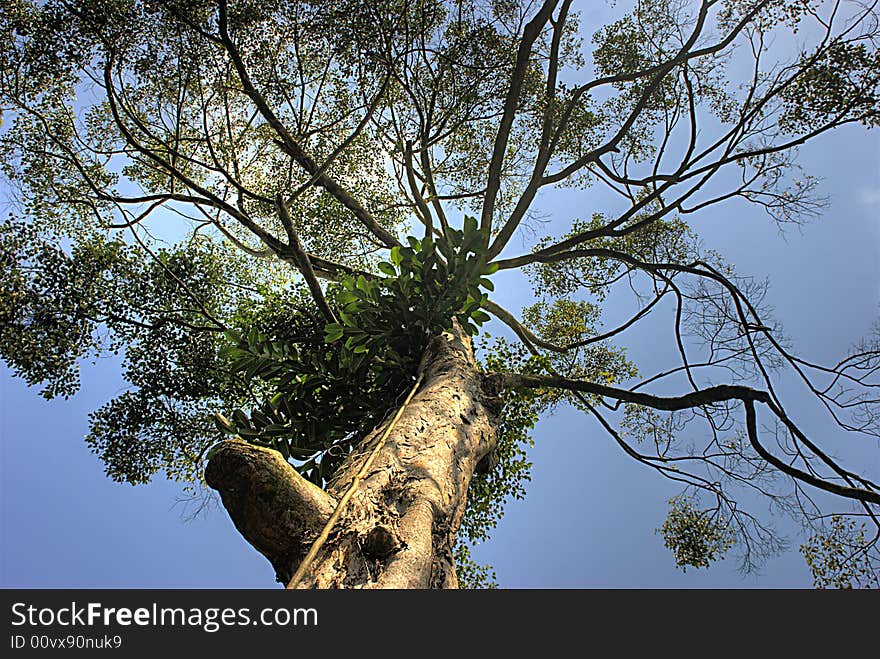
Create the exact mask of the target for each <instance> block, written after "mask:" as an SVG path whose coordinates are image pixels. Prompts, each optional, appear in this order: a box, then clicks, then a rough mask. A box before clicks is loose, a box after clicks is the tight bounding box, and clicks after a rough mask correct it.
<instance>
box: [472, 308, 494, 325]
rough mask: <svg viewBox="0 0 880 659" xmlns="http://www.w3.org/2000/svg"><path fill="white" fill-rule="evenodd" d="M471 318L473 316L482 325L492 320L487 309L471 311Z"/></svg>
mask: <svg viewBox="0 0 880 659" xmlns="http://www.w3.org/2000/svg"><path fill="white" fill-rule="evenodd" d="M471 318H473V319H474V320H475V321H477V322H478V323H480V324H481V325H482V324H483V323H488V322H489V321H490V320H492V318H491V316H489V314H487V313H486V312H485V311H480V310H479V309H478V310H476V311H473V312H471Z"/></svg>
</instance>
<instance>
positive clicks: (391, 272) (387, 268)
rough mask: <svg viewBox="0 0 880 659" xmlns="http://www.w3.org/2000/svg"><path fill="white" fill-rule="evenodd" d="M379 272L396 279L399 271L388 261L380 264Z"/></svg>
mask: <svg viewBox="0 0 880 659" xmlns="http://www.w3.org/2000/svg"><path fill="white" fill-rule="evenodd" d="M379 270H381V271H382V272H383V273H384V274H386V275H388V276H389V277H396V276H397V270H395V269H394V266H393V265H391V264H390V263H388V262H387V261H382V262H380V263H379Z"/></svg>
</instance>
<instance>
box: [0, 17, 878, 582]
mask: <svg viewBox="0 0 880 659" xmlns="http://www.w3.org/2000/svg"><path fill="white" fill-rule="evenodd" d="M0 8H2V12H0V35H2V39H0V49H2V51H0V55H2V59H3V60H4V61H5V62H6V63H7V64H6V65H5V66H4V68H3V70H2V73H0V110H2V119H3V125H2V128H0V151H2V162H3V165H2V167H3V173H4V175H5V177H6V179H7V184H8V185H7V190H8V192H9V197H10V200H11V201H12V202H13V203H12V213H11V214H10V216H9V217H8V218H7V219H6V220H5V221H4V222H3V224H2V225H0V261H2V273H3V274H2V277H3V287H2V293H0V355H2V356H3V359H4V360H5V361H6V362H7V364H9V365H10V366H11V367H12V369H13V370H14V372H15V373H16V375H18V376H20V377H22V378H24V379H25V380H26V381H27V382H28V384H31V385H35V386H40V387H41V393H42V395H43V396H45V397H47V398H52V397H56V396H69V395H71V394H72V393H74V392H75V391H76V390H77V388H78V385H79V379H78V370H79V368H80V364H81V362H82V361H83V360H84V359H87V358H88V357H90V356H93V355H97V354H102V353H107V352H111V353H121V354H122V360H123V362H122V363H123V366H122V367H123V370H124V375H125V378H126V380H127V382H128V383H129V384H130V387H129V388H128V389H127V390H126V391H124V392H123V393H121V394H120V395H119V396H117V397H116V398H114V399H113V400H111V401H109V402H108V403H107V404H106V405H104V406H102V407H101V408H99V409H97V410H95V411H94V412H92V414H91V417H90V424H91V431H90V434H89V436H88V438H87V441H88V443H89V445H90V446H91V448H92V449H93V450H94V452H95V453H96V454H97V455H98V456H99V457H100V459H101V460H102V461H103V462H104V464H105V466H106V470H107V473H108V475H109V476H110V477H111V478H114V479H117V480H121V481H127V482H131V483H145V482H148V481H149V480H150V478H151V477H153V476H154V475H155V474H157V473H159V472H163V471H164V472H165V474H167V475H168V476H169V477H171V478H175V479H179V480H181V481H183V482H186V483H191V484H193V485H194V486H195V487H198V484H199V483H200V482H201V479H202V472H203V468H204V464H205V461H206V459H208V457H209V455H210V452H209V449H210V447H211V446H213V445H214V444H216V443H217V442H218V441H219V440H220V439H222V438H223V437H225V436H227V435H229V434H233V435H238V436H240V437H242V438H244V439H246V440H248V441H251V442H253V443H258V444H261V445H264V446H268V447H271V448H274V449H277V450H279V451H280V452H281V453H282V455H284V457H285V458H286V459H289V460H291V461H292V462H293V464H294V465H295V466H296V468H297V470H299V471H300V472H301V473H302V474H303V475H304V476H306V477H307V478H309V479H310V480H312V481H313V482H314V483H317V484H322V483H325V482H327V481H328V480H330V479H332V477H333V474H334V472H335V470H336V469H337V468H338V466H339V464H340V462H341V460H342V459H344V457H345V456H346V455H348V454H349V452H350V451H351V450H352V449H353V448H354V447H355V446H356V445H357V443H358V442H359V440H361V439H362V438H363V437H364V436H365V434H366V433H367V432H369V431H370V430H371V429H372V428H373V427H374V426H375V425H376V424H377V423H378V422H379V421H381V419H382V418H384V417H385V416H386V414H387V412H388V406H389V404H392V403H393V402H395V401H398V400H400V399H401V397H402V395H403V394H404V393H405V392H406V390H407V389H408V388H409V386H410V385H411V383H412V379H413V376H414V373H415V370H416V368H417V366H418V363H419V360H420V358H421V356H422V353H423V352H424V350H425V346H426V345H427V342H428V341H429V339H430V338H431V337H432V336H433V335H435V334H437V333H438V332H442V331H444V330H447V329H449V328H450V327H452V324H453V323H454V322H457V323H458V324H460V326H462V327H463V328H464V329H465V331H467V333H469V334H472V335H474V336H475V337H476V340H477V342H478V344H479V346H480V351H479V355H478V356H479V358H480V361H481V364H482V367H483V369H484V371H485V374H486V380H487V382H490V383H492V386H493V387H495V388H496V389H497V391H498V392H499V405H500V409H501V410H502V414H501V417H500V424H501V428H500V432H501V440H500V445H499V449H498V451H497V455H496V456H495V460H494V462H495V463H496V464H493V465H489V466H487V468H486V469H485V470H484V473H482V474H480V475H478V476H477V477H475V479H474V481H473V482H472V484H471V488H470V491H469V507H468V514H467V516H466V518H465V521H464V523H463V525H462V532H463V536H464V539H465V540H470V541H475V540H482V539H485V538H486V537H488V534H489V533H490V531H491V528H492V527H493V525H494V524H495V522H496V521H497V519H498V518H499V517H500V515H501V513H502V512H503V506H504V502H505V501H506V500H507V499H508V498H509V497H510V496H514V497H518V496H522V495H523V494H524V493H525V489H524V482H525V480H527V478H528V473H529V468H530V465H529V463H528V456H527V448H528V444H529V441H530V440H529V430H530V429H531V427H532V426H533V425H534V424H535V422H536V421H537V419H538V418H539V416H540V415H541V414H542V413H545V412H547V411H548V410H550V409H552V408H553V407H555V406H558V405H571V406H574V407H575V408H577V409H578V410H580V411H581V412H583V414H585V415H586V416H588V417H590V418H592V419H594V420H595V422H596V424H598V427H600V428H602V430H603V432H605V433H606V434H607V436H608V437H609V438H610V440H611V441H613V442H615V443H616V444H618V445H619V446H620V448H621V450H622V451H624V452H625V453H626V454H627V455H629V456H630V457H632V458H633V459H634V460H637V461H638V462H640V463H643V464H644V465H646V466H648V467H650V469H651V470H652V471H656V472H657V473H658V474H659V475H661V476H663V477H666V478H669V479H671V480H672V481H675V482H677V483H680V485H681V487H682V492H681V495H680V496H678V497H676V498H675V499H673V500H672V501H671V502H670V513H669V517H668V519H667V521H666V522H665V523H664V524H663V526H662V529H661V532H662V536H663V539H664V542H665V544H666V545H667V546H668V547H669V548H670V550H671V551H672V553H673V556H674V559H675V561H676V562H677V564H678V565H680V566H682V567H684V568H686V567H695V568H700V567H707V566H708V565H709V563H710V562H712V561H714V560H717V559H718V558H719V557H720V556H722V555H723V554H724V553H725V552H728V551H736V552H738V553H739V557H740V559H741V561H742V565H743V567H744V568H746V569H748V568H750V567H753V566H755V565H757V564H759V563H760V562H761V560H763V559H764V558H766V557H767V556H769V555H771V554H773V553H774V552H776V551H778V550H779V549H780V547H781V543H780V541H779V538H778V537H777V536H776V535H775V533H774V532H773V529H772V524H771V523H770V521H769V520H768V519H767V518H766V516H762V515H761V514H760V513H759V512H758V511H751V510H747V509H745V508H744V507H743V506H742V505H740V503H739V501H740V498H739V495H740V494H741V493H742V492H756V493H758V494H760V495H761V496H762V497H767V498H769V500H771V501H772V502H773V503H774V505H775V506H776V508H777V509H778V510H782V511H785V512H787V513H790V514H792V515H794V516H795V517H796V518H797V519H798V520H800V521H801V522H802V523H803V524H804V525H805V528H806V531H807V536H808V539H807V540H806V541H805V544H804V546H803V553H804V556H805V558H806V560H807V562H808V564H809V565H810V567H811V569H812V570H813V574H814V576H815V580H816V584H817V585H819V586H856V585H866V584H867V585H872V584H873V585H876V583H877V573H878V569H877V561H878V558H880V556H878V551H877V540H878V537H880V536H878V533H880V521H878V519H877V514H878V512H880V487H878V485H877V481H876V479H877V477H878V475H877V474H871V473H865V472H863V471H861V469H860V468H859V469H856V467H852V466H849V465H846V464H843V463H842V462H841V461H839V460H838V459H836V458H835V457H834V455H835V452H834V448H833V447H834V442H835V441H839V440H840V438H841V437H847V436H860V437H862V439H863V440H864V441H876V438H877V437H880V425H878V416H877V413H878V409H877V403H878V399H877V390H878V387H880V382H878V380H877V369H878V366H880V343H878V334H877V333H876V332H875V333H874V334H872V335H870V336H867V337H866V338H865V340H864V342H862V343H861V344H859V345H856V346H854V347H853V349H852V351H851V352H850V353H849V354H846V355H843V356H842V357H841V359H840V361H838V362H837V363H834V364H821V363H818V362H815V361H811V360H810V359H809V358H808V357H805V356H801V355H799V354H797V353H796V351H795V350H794V349H793V348H792V347H791V346H790V345H789V342H788V341H787V340H786V338H785V336H784V334H783V332H782V328H781V327H780V326H779V324H778V323H777V322H776V321H775V320H774V319H773V317H772V314H771V313H770V310H769V309H767V308H766V305H765V304H764V302H763V300H764V296H765V290H766V289H765V284H764V283H762V282H760V281H758V280H755V279H753V278H750V277H747V276H742V275H739V274H738V273H737V272H736V270H735V268H734V266H733V264H730V263H727V262H725V261H724V259H723V258H722V257H721V256H720V255H719V254H718V252H717V251H715V250H714V249H713V246H710V245H706V244H704V243H703V241H702V240H701V238H700V218H701V217H705V216H707V215H709V214H711V213H712V212H713V210H714V209H715V208H716V207H717V206H718V205H719V204H735V203H738V204H740V207H741V208H742V209H743V212H744V213H745V212H760V211H763V212H764V213H766V215H767V216H768V218H769V221H772V222H776V223H779V224H780V225H787V224H799V223H803V222H806V221H808V220H810V219H813V218H817V217H820V216H821V215H822V214H823V212H824V210H825V208H826V200H825V199H824V198H823V197H822V191H821V186H820V184H819V182H818V181H817V180H816V179H815V178H814V177H812V176H811V175H810V174H809V172H804V171H802V170H801V168H800V167H799V165H798V159H797V148H798V147H799V146H801V145H803V144H804V143H806V142H807V141H810V140H814V139H826V138H827V139H833V138H832V137H831V136H830V135H829V136H825V134H826V133H833V131H834V130H835V129H837V128H840V127H842V126H846V125H848V124H855V125H861V126H863V127H864V128H865V129H871V128H873V127H876V126H877V125H878V123H880V51H878V49H877V40H878V35H880V24H878V12H877V11H876V7H875V3H861V2H852V3H848V2H817V1H812V0H794V1H786V0H702V1H700V2H692V3H687V2H676V1H671V0H639V1H638V2H635V3H632V6H626V7H621V8H620V12H619V13H620V17H619V19H618V20H616V21H614V22H611V23H609V24H607V25H604V26H585V25H580V24H579V21H578V14H577V10H578V9H579V8H578V7H577V6H576V3H573V2H571V0H561V1H560V0H546V1H544V2H532V1H527V0H486V1H473V2H464V1H461V0H459V1H457V2H451V1H450V2H445V1H442V0H382V1H370V2H363V1H362V0H337V1H335V2H321V1H319V0H260V1H259V2H256V1H251V0H242V1H235V2H233V1H231V0H202V1H195V2H193V1H187V2H178V1H176V0H167V1H166V0H150V1H142V0H49V1H48V2H31V1H30V0H2V2H0ZM588 30H592V35H590V34H588ZM559 187H570V188H574V189H576V190H577V191H578V192H579V195H580V196H579V197H578V198H579V199H580V200H581V201H580V202H579V205H578V207H576V208H572V209H571V214H570V216H569V217H566V218H557V220H559V219H562V220H564V223H565V226H566V229H565V230H564V231H563V232H562V233H560V234H555V233H549V234H548V232H547V231H545V229H544V225H543V223H542V221H541V218H540V215H539V213H538V209H539V206H540V200H539V196H540V195H541V194H542V192H544V191H549V190H552V189H554V188H559ZM600 189H604V190H606V191H610V192H611V193H612V194H613V195H614V198H615V200H616V201H615V203H612V204H608V206H607V207H602V208H597V207H596V206H595V204H594V202H593V199H594V198H595V197H596V191H597V190H600ZM734 230H735V229H734ZM514 236H517V240H513V238H514ZM521 244H527V245H528V247H526V248H520V245H521ZM514 270H515V271H520V272H522V273H524V275H525V276H526V277H527V279H528V281H529V282H530V284H531V287H532V291H533V300H532V303H531V304H529V305H527V306H526V307H525V308H523V309H521V310H516V311H511V310H507V309H504V308H503V307H501V306H499V305H498V304H497V303H496V302H495V301H494V300H493V295H494V291H495V287H496V283H497V282H496V280H497V279H499V278H498V277H497V276H494V275H496V273H498V272H504V271H514ZM612 297H613V298H615V299H617V298H621V297H626V298H627V300H628V304H629V305H630V306H631V308H632V315H631V317H630V318H629V319H628V320H626V321H624V322H622V323H619V324H611V323H608V322H607V321H606V320H605V318H604V317H603V306H604V304H605V302H606V301H607V300H609V299H610V298H612ZM649 317H651V318H655V317H660V318H662V319H664V320H665V321H667V322H668V323H669V324H670V326H671V329H672V331H671V333H670V336H671V339H670V340H671V341H672V342H673V344H674V346H675V349H676V351H677V353H678V355H679V361H678V363H676V364H672V365H670V366H669V367H668V368H665V369H663V370H662V371H660V372H656V373H649V372H642V370H641V368H640V365H639V364H638V363H633V362H632V361H631V360H630V359H628V358H627V355H626V351H625V348H626V342H627V334H626V332H627V330H629V329H630V328H631V327H633V326H635V325H637V324H639V323H642V322H647V319H648V318H649ZM492 318H494V319H495V320H494V321H493V322H494V325H493V327H498V329H497V330H495V329H493V330H492V333H493V334H497V336H488V335H487V334H486V333H485V332H483V331H482V329H483V326H484V324H485V323H487V322H489V321H490V320H491V319H492ZM792 375H793V376H794V377H796V378H798V379H799V380H800V381H801V382H802V383H803V385H804V390H805V391H806V395H807V396H809V397H810V400H811V401H812V402H813V403H815V404H816V405H818V406H819V407H820V408H821V409H823V410H824V412H825V413H826V414H827V415H828V417H829V418H830V419H831V420H832V421H833V422H834V423H835V424H836V426H837V428H838V430H839V434H838V436H836V437H830V436H829V437H826V436H822V437H817V436H815V433H814V432H812V431H811V429H810V428H808V427H804V426H803V425H802V424H801V423H800V422H799V421H798V419H797V418H795V415H793V414H791V413H789V411H788V410H790V409H791V408H792V406H793V403H792V402H791V401H787V400H783V398H784V397H783V396H782V395H780V394H779V393H778V391H777V390H778V382H779V380H780V379H781V378H783V377H789V376H792ZM872 438H873V439H872ZM817 494H820V495H821V496H817ZM825 494H828V495H832V496H830V497H825V496H824V495H825ZM835 502H836V505H837V507H834V506H835ZM829 506H831V508H829ZM458 558H459V562H460V564H463V565H468V564H469V563H468V561H469V559H468V553H467V545H466V543H465V544H462V545H461V547H460V554H459V557H458ZM469 569H470V571H469V572H468V575H469V579H470V582H469V583H472V584H474V585H478V584H483V583H485V579H486V573H485V572H484V571H481V569H480V568H479V566H473V565H471V566H470V568H469Z"/></svg>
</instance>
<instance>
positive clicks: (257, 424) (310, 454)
mask: <svg viewBox="0 0 880 659" xmlns="http://www.w3.org/2000/svg"><path fill="white" fill-rule="evenodd" d="M484 239H485V234H484V233H483V232H481V231H479V230H478V229H477V223H476V220H474V219H473V218H466V220H465V223H464V231H459V230H456V229H450V230H449V231H448V232H447V233H446V236H445V238H439V239H437V240H436V241H435V240H433V239H431V238H430V237H427V238H425V239H423V240H421V241H420V240H417V239H416V238H413V237H410V238H409V239H408V242H409V245H408V246H406V247H395V248H393V249H392V250H391V257H390V258H391V262H390V263H389V262H382V263H380V264H379V266H378V267H379V270H380V271H381V272H382V273H383V274H385V275H386V277H376V278H373V277H370V278H368V277H364V276H363V275H358V276H344V277H342V278H341V280H340V282H339V283H338V284H337V285H334V286H331V287H330V289H329V290H328V296H329V298H330V300H331V304H332V305H333V306H334V307H335V309H336V311H335V313H336V315H337V316H338V320H339V322H336V323H329V324H327V325H326V326H325V327H324V329H323V336H324V340H325V343H319V342H315V341H311V342H302V341H300V342H297V341H291V339H290V337H277V338H275V339H271V338H270V337H268V336H266V335H265V334H264V333H263V332H261V331H260V330H258V329H257V327H258V326H251V329H250V330H248V331H247V332H246V333H243V334H241V335H236V334H230V338H231V339H232V345H230V346H228V347H226V348H224V349H223V350H222V351H221V356H222V357H223V358H225V359H227V360H228V361H229V365H230V368H231V369H232V371H233V372H235V373H237V374H238V375H239V376H240V377H241V378H242V380H244V381H246V382H252V381H254V380H255V379H256V380H257V381H259V382H260V386H261V388H262V389H263V390H265V391H267V392H268V394H267V396H266V397H265V398H264V399H263V400H262V401H261V402H260V404H258V405H257V406H255V407H253V408H251V409H250V412H249V413H247V412H245V411H243V410H241V409H237V410H235V411H234V412H233V413H232V414H231V418H226V417H225V416H222V415H218V417H217V420H218V426H219V427H220V429H221V430H223V431H224V432H227V433H230V434H235V435H238V436H240V437H241V438H243V439H245V440H247V441H249V442H252V443H254V444H258V445H260V446H266V447H269V448H274V449H276V450H278V451H280V452H281V453H282V455H284V457H285V458H288V459H291V458H292V459H293V460H294V461H296V462H297V463H298V464H297V469H298V470H299V471H300V473H302V474H303V475H304V476H305V477H307V478H309V479H310V480H311V481H312V482H314V483H316V484H318V485H320V484H322V483H323V482H326V480H327V479H328V478H329V477H330V476H331V475H332V474H333V473H334V472H335V471H336V470H337V469H338V467H339V466H340V464H341V463H342V461H343V460H344V459H345V457H346V456H347V455H348V454H349V453H350V452H351V449H352V448H353V446H354V445H355V444H356V443H357V442H358V441H360V439H362V438H363V436H364V435H366V434H367V433H368V432H369V431H370V430H372V429H373V428H374V427H375V426H377V425H378V424H379V422H380V421H381V420H382V418H383V417H384V416H385V414H386V413H387V411H388V409H389V403H390V402H391V401H396V400H398V398H399V397H400V395H401V394H402V393H403V392H404V391H406V389H407V388H408V387H409V386H410V384H411V383H412V380H413V378H414V377H415V374H416V371H417V369H418V365H419V360H420V359H421V357H422V354H423V353H424V351H425V347H426V346H427V344H428V341H429V340H430V339H431V337H433V336H436V335H437V334H439V333H440V332H443V331H445V330H448V329H450V328H451V327H452V322H453V319H457V320H458V322H459V323H460V324H461V327H462V328H463V329H464V330H465V331H466V332H468V333H469V334H475V333H476V332H477V331H478V329H477V328H478V326H479V325H481V324H482V323H483V322H485V321H486V320H488V319H489V317H488V315H487V314H486V313H485V312H483V311H481V310H480V305H481V304H482V303H483V302H484V301H485V299H486V296H485V294H484V293H482V291H481V290H480V288H481V287H483V288H490V287H491V285H492V284H491V282H490V281H489V280H488V279H486V278H485V277H484V275H486V274H489V272H490V269H488V268H486V267H485V265H484V264H483V261H482V259H481V258H480V256H479V250H480V247H481V245H482V244H483V241H484Z"/></svg>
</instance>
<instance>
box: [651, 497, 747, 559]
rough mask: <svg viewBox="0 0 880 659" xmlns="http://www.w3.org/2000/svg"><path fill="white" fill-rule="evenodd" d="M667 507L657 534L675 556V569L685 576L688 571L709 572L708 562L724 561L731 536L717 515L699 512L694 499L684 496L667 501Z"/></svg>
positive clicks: (731, 542) (704, 511) (705, 511)
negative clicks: (703, 569) (691, 568)
mask: <svg viewBox="0 0 880 659" xmlns="http://www.w3.org/2000/svg"><path fill="white" fill-rule="evenodd" d="M669 504H670V509H669V514H668V515H667V517H666V521H665V522H663V526H662V527H660V528H659V529H657V530H658V532H659V533H661V534H662V535H663V540H664V544H665V545H666V547H667V548H668V549H670V550H672V553H673V554H674V555H675V563H676V565H677V566H678V567H680V568H681V569H682V571H683V572H686V571H687V568H688V567H695V568H701V567H704V568H708V567H709V563H710V562H712V561H714V560H718V559H722V560H723V558H724V553H725V552H726V551H727V550H728V549H730V548H731V547H732V546H733V545H734V536H733V533H732V532H731V530H730V528H729V527H728V526H727V525H726V524H725V523H724V522H723V521H722V520H720V519H718V517H717V511H713V510H702V509H700V508H699V507H698V502H697V501H696V500H695V498H694V497H691V496H685V495H682V496H677V497H674V498H672V499H670V500H669Z"/></svg>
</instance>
